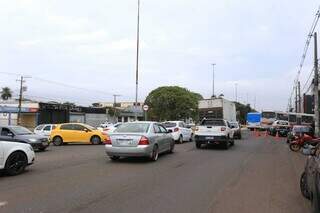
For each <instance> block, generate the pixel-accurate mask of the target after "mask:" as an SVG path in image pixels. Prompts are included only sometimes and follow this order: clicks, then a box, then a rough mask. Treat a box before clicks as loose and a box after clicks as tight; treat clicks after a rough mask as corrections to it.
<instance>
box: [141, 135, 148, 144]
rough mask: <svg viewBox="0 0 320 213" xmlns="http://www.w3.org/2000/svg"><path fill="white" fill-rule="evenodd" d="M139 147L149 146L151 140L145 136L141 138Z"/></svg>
mask: <svg viewBox="0 0 320 213" xmlns="http://www.w3.org/2000/svg"><path fill="white" fill-rule="evenodd" d="M138 145H149V139H148V138H147V137H145V136H142V137H141V138H140V141H139V144H138Z"/></svg>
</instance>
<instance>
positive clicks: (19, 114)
mask: <svg viewBox="0 0 320 213" xmlns="http://www.w3.org/2000/svg"><path fill="white" fill-rule="evenodd" d="M26 78H31V77H26V76H21V77H20V79H19V80H17V81H19V82H20V91H19V105H18V117H17V124H18V125H20V124H21V108H22V99H23V92H25V91H24V90H25V88H24V87H23V83H25V82H26V81H25V80H24V79H26Z"/></svg>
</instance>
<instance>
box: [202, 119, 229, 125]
mask: <svg viewBox="0 0 320 213" xmlns="http://www.w3.org/2000/svg"><path fill="white" fill-rule="evenodd" d="M201 125H202V126H225V125H226V124H225V123H224V121H223V120H203V121H202V122H201Z"/></svg>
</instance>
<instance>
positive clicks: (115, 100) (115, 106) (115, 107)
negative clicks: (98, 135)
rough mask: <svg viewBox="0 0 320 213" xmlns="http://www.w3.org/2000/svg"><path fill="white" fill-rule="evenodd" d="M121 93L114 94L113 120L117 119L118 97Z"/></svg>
mask: <svg viewBox="0 0 320 213" xmlns="http://www.w3.org/2000/svg"><path fill="white" fill-rule="evenodd" d="M119 96H121V95H116V94H114V95H113V111H114V112H113V121H115V120H116V112H117V97H119Z"/></svg>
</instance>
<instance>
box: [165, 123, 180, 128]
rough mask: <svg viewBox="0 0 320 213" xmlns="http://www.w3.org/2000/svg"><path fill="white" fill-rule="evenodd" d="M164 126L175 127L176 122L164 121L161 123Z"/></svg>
mask: <svg viewBox="0 0 320 213" xmlns="http://www.w3.org/2000/svg"><path fill="white" fill-rule="evenodd" d="M162 124H163V126H164V127H166V128H172V127H176V126H177V124H176V123H173V122H164V123H162Z"/></svg>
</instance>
